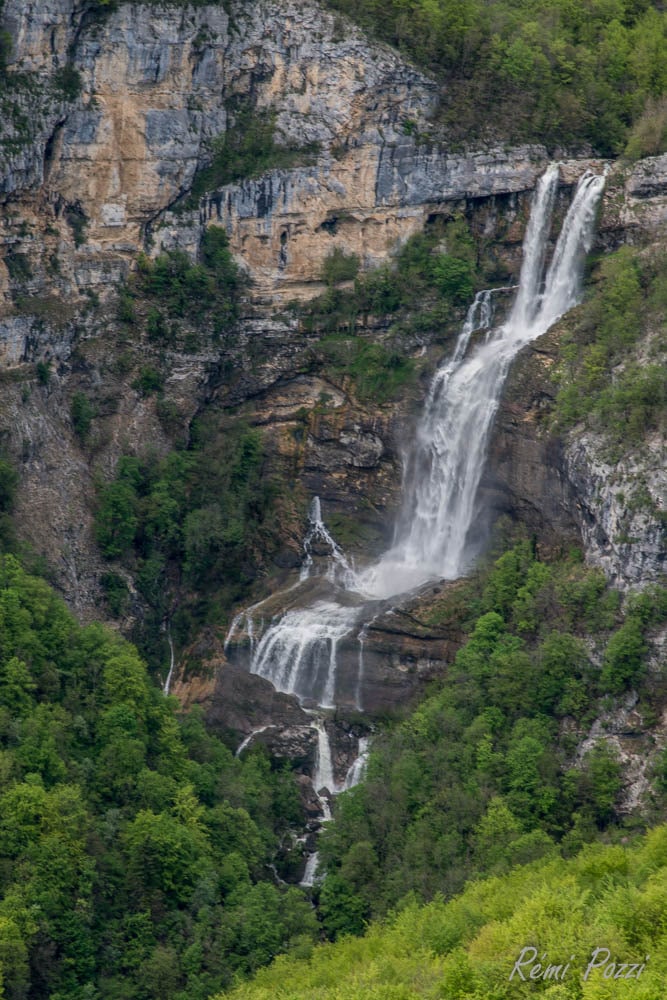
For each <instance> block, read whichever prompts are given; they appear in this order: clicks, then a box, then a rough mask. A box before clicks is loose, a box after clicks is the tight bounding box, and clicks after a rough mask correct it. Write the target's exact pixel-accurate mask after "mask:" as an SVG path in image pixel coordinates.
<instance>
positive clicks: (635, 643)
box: [600, 616, 648, 694]
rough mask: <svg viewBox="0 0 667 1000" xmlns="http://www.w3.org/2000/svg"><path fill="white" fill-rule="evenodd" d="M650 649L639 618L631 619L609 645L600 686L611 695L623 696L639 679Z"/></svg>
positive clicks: (616, 633)
mask: <svg viewBox="0 0 667 1000" xmlns="http://www.w3.org/2000/svg"><path fill="white" fill-rule="evenodd" d="M647 651H648V647H647V645H646V642H645V640H644V632H643V628H642V623H641V621H640V619H639V618H637V617H635V616H632V617H629V618H628V619H627V620H626V621H625V622H624V623H623V625H622V626H621V627H620V629H619V630H618V632H615V633H614V635H613V636H612V637H611V639H610V640H609V642H608V643H607V648H606V650H605V654H604V659H603V661H602V671H601V673H600V685H601V687H602V690H603V691H608V692H609V693H610V694H621V693H622V692H623V691H625V690H626V689H627V688H628V687H630V686H632V685H633V684H634V683H635V682H636V681H637V679H638V677H639V674H640V671H641V669H642V663H643V660H644V656H645V655H646V653H647Z"/></svg>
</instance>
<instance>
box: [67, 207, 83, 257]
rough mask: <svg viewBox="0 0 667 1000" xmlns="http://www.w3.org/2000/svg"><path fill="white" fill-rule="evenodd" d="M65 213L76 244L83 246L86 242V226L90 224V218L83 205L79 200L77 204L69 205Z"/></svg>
mask: <svg viewBox="0 0 667 1000" xmlns="http://www.w3.org/2000/svg"><path fill="white" fill-rule="evenodd" d="M64 215H65V221H66V222H67V225H68V226H69V227H70V229H71V230H72V237H73V239H74V246H76V247H80V246H83V244H84V243H85V242H86V227H87V225H88V218H87V217H86V214H85V212H84V211H83V209H82V208H81V205H80V204H79V203H78V202H77V203H76V204H75V205H68V206H67V208H66V209H65V213H64Z"/></svg>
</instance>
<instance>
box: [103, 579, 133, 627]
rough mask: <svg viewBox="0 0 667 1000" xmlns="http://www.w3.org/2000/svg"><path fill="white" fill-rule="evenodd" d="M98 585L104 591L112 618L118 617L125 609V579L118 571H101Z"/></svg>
mask: <svg viewBox="0 0 667 1000" xmlns="http://www.w3.org/2000/svg"><path fill="white" fill-rule="evenodd" d="M100 586H101V587H102V590H103V591H104V596H105V598H106V601H107V604H108V605H109V611H110V612H111V614H112V615H113V616H114V618H120V616H121V615H122V614H123V613H124V611H125V608H126V606H127V600H128V596H129V591H128V587H127V584H126V583H125V580H124V579H123V577H122V576H120V574H119V573H102V575H101V577H100Z"/></svg>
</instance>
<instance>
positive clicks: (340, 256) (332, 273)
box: [322, 247, 359, 287]
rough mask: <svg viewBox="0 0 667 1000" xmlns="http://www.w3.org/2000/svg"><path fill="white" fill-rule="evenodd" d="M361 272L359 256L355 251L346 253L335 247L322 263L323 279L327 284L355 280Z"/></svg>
mask: <svg viewBox="0 0 667 1000" xmlns="http://www.w3.org/2000/svg"><path fill="white" fill-rule="evenodd" d="M358 273H359V258H358V257H357V255H356V254H355V253H351V254H346V253H345V251H344V250H341V249H340V247H335V248H334V249H333V250H332V251H331V253H330V254H329V256H328V257H327V258H326V259H325V261H324V264H323V265H322V281H325V282H326V283H327V285H329V286H332V287H333V286H334V285H339V284H340V283H341V282H342V281H353V280H354V279H355V278H356V276H357V274H358Z"/></svg>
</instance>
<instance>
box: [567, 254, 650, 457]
mask: <svg viewBox="0 0 667 1000" xmlns="http://www.w3.org/2000/svg"><path fill="white" fill-rule="evenodd" d="M661 263H662V262H661V260H660V259H652V260H647V259H646V258H642V257H641V256H640V255H639V252H638V251H637V250H635V249H633V248H631V247H627V246H626V247H622V248H621V249H620V250H618V251H616V253H614V254H611V255H609V256H608V257H605V258H604V259H603V260H602V262H601V263H600V265H599V267H598V269H597V272H596V274H595V275H594V286H593V290H592V294H591V296H590V297H589V299H588V300H587V301H586V302H585V304H584V305H583V306H582V307H581V308H580V309H579V310H578V312H577V314H576V315H575V317H574V320H573V324H572V328H571V329H570V331H569V332H568V335H567V336H566V337H565V338H564V339H563V348H562V358H563V360H562V363H561V365H560V366H559V369H558V370H557V372H556V379H557V381H558V383H559V392H558V397H557V401H556V419H557V421H558V423H559V425H560V426H561V427H570V426H572V425H573V424H574V423H576V422H577V421H580V420H584V419H586V420H587V421H588V422H590V423H591V424H592V425H593V426H594V427H596V428H599V429H600V430H603V431H604V433H605V434H606V435H607V437H608V438H609V440H610V441H611V442H612V443H613V445H614V446H615V448H616V449H617V450H620V449H623V448H626V447H628V446H629V445H632V444H636V443H637V442H639V441H641V440H642V439H643V438H644V437H645V435H646V434H647V433H650V432H651V431H655V430H660V429H662V428H663V427H664V424H665V418H666V415H667V383H666V381H665V378H664V365H663V364H661V363H657V362H656V363H650V362H649V363H646V364H643V365H641V366H638V365H637V364H636V363H633V362H632V361H631V360H630V355H631V352H632V350H633V349H635V345H636V344H637V341H638V340H639V339H640V337H641V336H642V334H643V333H644V332H645V331H646V330H647V329H650V328H651V327H653V326H658V325H660V324H661V323H663V322H664V319H665V314H666V310H667V297H666V296H665V280H664V272H663V268H662V266H661ZM658 347H659V345H658Z"/></svg>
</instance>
